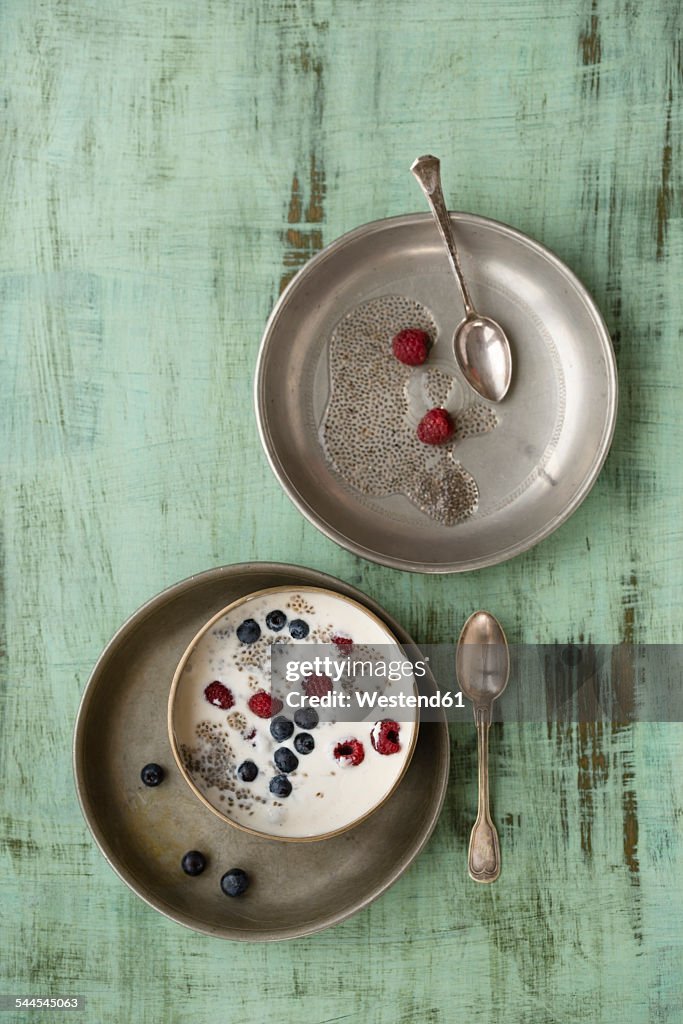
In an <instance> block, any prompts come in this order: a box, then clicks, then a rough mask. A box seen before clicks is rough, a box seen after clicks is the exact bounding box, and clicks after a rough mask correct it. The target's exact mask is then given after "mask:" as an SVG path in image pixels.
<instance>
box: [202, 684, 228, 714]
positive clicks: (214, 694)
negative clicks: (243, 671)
mask: <svg viewBox="0 0 683 1024" xmlns="http://www.w3.org/2000/svg"><path fill="white" fill-rule="evenodd" d="M204 696H205V697H206V699H207V700H208V702H209V704H213V706H214V707H216V708H223V710H224V711H227V710H228V709H229V708H231V707H232V706H233V704H234V703H235V698H234V697H233V695H232V692H231V691H230V690H229V689H228V688H227V686H224V685H223V683H219V682H218V680H216V681H215V682H213V683H209V685H208V686H207V688H206V689H205V690H204Z"/></svg>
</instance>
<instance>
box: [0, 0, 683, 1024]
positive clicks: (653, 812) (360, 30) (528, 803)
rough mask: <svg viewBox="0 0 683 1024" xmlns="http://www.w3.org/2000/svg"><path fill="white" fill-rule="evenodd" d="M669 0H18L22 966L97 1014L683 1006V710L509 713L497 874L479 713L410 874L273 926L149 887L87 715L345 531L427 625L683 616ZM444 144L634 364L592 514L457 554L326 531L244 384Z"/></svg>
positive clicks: (8, 714) (622, 1014)
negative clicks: (173, 637)
mask: <svg viewBox="0 0 683 1024" xmlns="http://www.w3.org/2000/svg"><path fill="white" fill-rule="evenodd" d="M678 17H679V11H678V5H677V4H675V3H673V2H668V0H655V2H652V3H647V4H626V3H622V2H619V0H591V2H589V0H579V2H577V3H575V4H552V3H549V2H544V0H481V2H479V3H476V4H465V3H462V2H455V3H454V2H453V0H425V2H423V3H420V4H415V3H413V2H412V0H375V2H372V3H371V2H368V3H362V2H353V0H346V2H344V0H336V2H335V0H251V2H246V0H222V2H216V0H197V2H195V3H186V2H184V0H144V2H142V3H140V2H137V0H136V2H131V0H121V2H120V3H117V4H105V3H103V2H98V0H80V2H79V0H63V2H49V0H42V2H41V0H8V2H6V3H5V4H4V5H3V12H2V24H3V33H2V42H1V43H0V46H1V47H2V53H3V57H4V67H5V73H4V75H3V77H2V85H1V90H2V100H3V102H2V116H3V133H2V181H3V203H2V225H3V226H2V248H1V258H2V276H1V278H0V287H1V289H2V307H1V308H2V317H1V325H2V327H1V330H2V335H3V349H2V360H3V369H2V374H1V376H0V388H1V389H2V391H1V398H0V410H1V417H2V423H3V445H2V460H3V497H4V502H3V506H4V531H3V532H4V545H3V550H4V562H3V583H4V590H3V603H2V612H3V618H4V626H5V629H4V643H5V648H4V649H3V652H2V653H3V660H4V666H5V676H6V682H5V684H4V686H3V690H2V722H1V727H2V747H1V749H2V759H3V768H4V770H3V780H4V781H3V786H2V791H3V792H2V800H3V804H4V810H3V826H2V832H3V861H2V865H3V866H2V873H1V875H0V885H1V886H2V906H3V919H4V923H3V938H2V953H1V954H0V956H1V957H2V986H1V989H2V992H3V993H14V992H17V993H34V994H37V995H46V994H48V995H49V994H53V995H59V994H70V993H74V992H76V993H81V994H84V995H86V996H87V998H88V1007H87V1009H86V1011H85V1013H84V1015H83V1016H84V1018H85V1019H87V1020H88V1021H89V1022H90V1021H92V1022H97V1021H109V1020H117V1021H135V1022H136V1024H146V1022H150V1024H158V1022H159V1021H167V1022H185V1021H193V1022H196V1024H201V1022H205V1021H206V1022H219V1021H220V1022H224V1021H230V1022H235V1024H237V1022H240V1024H263V1022H264V1021H265V1020H273V1021H282V1022H298V1024H299V1022H300V1024H309V1022H310V1024H313V1022H324V1021H342V1020H349V1021H351V1020H359V1021H364V1022H368V1024H370V1022H380V1021H381V1022H392V1024H398V1022H406V1024H407V1022H412V1021H419V1022H422V1021H425V1022H426V1021H429V1022H434V1024H435V1022H437V1021H444V1022H450V1021H455V1020H476V1021H477V1022H519V1024H522V1022H530V1024H531V1022H533V1024H545V1022H547V1024H550V1022H562V1024H564V1022H567V1024H569V1022H571V1024H580V1022H586V1024H598V1022H605V1024H621V1022H624V1024H645V1022H652V1024H655V1022H667V1024H669V1022H671V1024H675V1022H678V1021H680V1020H681V1019H683V946H682V936H681V922H682V920H683V896H682V892H681V881H682V877H683V876H682V870H681V869H682V868H683V835H682V822H683V808H682V804H683V785H682V783H681V767H682V765H681V757H682V755H683V733H682V732H681V727H680V725H679V724H676V723H668V724H662V723H660V724H658V723H648V724H645V723H643V724H636V725H629V726H627V727H615V728H613V729H611V728H609V727H600V726H597V725H596V726H591V725H590V724H589V725H582V726H580V725H578V724H577V725H574V726H571V725H570V726H568V727H564V728H562V729H559V728H557V729H556V728H548V727H546V726H545V725H532V724H526V725H514V724H508V725H506V726H505V728H504V730H503V729H502V728H498V729H497V730H496V731H495V733H494V735H493V736H492V772H493V778H494V780H495V782H494V791H493V798H494V804H495V816H496V819H497V821H498V823H499V826H500V831H501V839H502V845H503V850H504V855H505V863H504V873H503V876H502V877H501V880H500V882H499V883H497V884H496V885H494V886H492V887H479V886H476V885H475V884H474V883H472V882H470V881H469V879H468V877H467V872H466V843H467V836H468V830H469V826H470V823H471V820H472V815H473V811H474V809H475V802H476V793H475V769H474V764H475V762H474V757H475V748H474V734H473V729H471V728H470V727H469V725H468V726H464V725H462V726H461V725H458V726H457V727H454V728H453V730H452V741H453V769H452V785H451V790H450V795H449V798H448V800H447V805H446V808H445V811H444V813H443V816H442V819H441V822H440V825H439V827H438V829H437V832H436V834H435V836H434V838H433V839H432V841H431V843H430V845H429V846H428V848H427V850H426V851H425V853H424V854H423V855H422V856H421V857H420V859H419V860H418V861H417V862H416V863H415V864H414V866H413V867H412V868H411V870H410V871H409V872H408V874H407V875H406V876H405V877H404V878H403V879H402V880H401V881H400V882H399V883H398V884H397V885H396V886H395V887H394V888H393V889H392V890H391V891H390V892H389V893H388V894H387V895H385V896H384V897H383V898H382V899H381V900H380V901H379V902H377V903H376V904H374V905H373V906H372V907H371V908H370V909H368V910H366V911H364V912H363V913H361V914H360V915H358V916H357V917H355V918H354V919H352V920H350V921H348V922H347V923H345V924H343V925H342V926H340V927H337V928H335V929H333V930H331V931H328V932H325V933H322V934H320V935H317V936H314V937H312V938H309V939H305V940H299V941H296V942H290V943H284V944H279V945H273V946H267V947H266V946H257V945H240V944H236V943H226V942H221V941H219V940H213V939H209V938H207V937H204V936H200V935H196V934H194V933H192V932H189V931H187V930H185V929H182V928H181V927H179V926H178V925H175V924H174V923H172V922H170V921H168V920H166V919H165V918H162V917H161V916H160V915H158V914H157V913H155V912H154V911H153V910H151V909H150V908H149V907H147V906H145V905H144V904H143V903H142V902H141V901H140V900H138V899H137V898H136V897H135V896H134V895H133V894H132V893H131V892H129V891H128V890H127V889H126V888H125V887H124V886H123V885H122V884H121V883H120V882H119V881H118V880H117V879H116V877H115V875H114V874H113V873H112V872H111V870H110V869H109V868H108V867H107V865H106V863H105V862H104V859H103V858H102V857H101V855H100V854H99V853H98V851H97V850H96V848H95V846H94V843H93V842H92V840H91V837H90V834H89V833H88V831H87V829H86V826H85V824H84V822H83V819H82V817H81V814H80V811H79V808H78V805H77V801H76V796H75V793H74V788H73V782H72V774H71V763H70V750H69V747H70V741H71V733H72V727H73V722H74V717H75V713H76V709H77V706H78V700H79V696H80V693H81V691H82V689H83V686H84V684H85V681H86V679H87V676H88V673H89V671H90V669H91V667H92V665H93V663H94V661H95V659H96V657H97V655H98V653H99V651H100V649H101V647H102V646H103V644H104V643H105V641H106V640H107V639H108V638H109V636H110V635H111V634H112V632H113V631H114V629H115V628H116V627H117V626H118V625H119V624H120V623H121V622H122V621H123V620H124V619H125V618H126V617H127V616H128V614H129V613H130V612H131V611H132V610H133V609H134V608H135V607H137V606H138V605H139V604H141V603H142V602H143V601H144V600H146V599H147V598H148V597H150V596H151V595H152V594H154V593H155V592H156V591H158V590H159V589H161V588H162V587H164V586H166V585H168V584H170V583H172V582H173V581H175V580H177V579H180V578H181V577H183V576H187V575H189V574H191V573H193V572H196V571H199V570H201V569H204V568H207V567H209V566H212V565H217V564H221V563H228V562H233V561H242V560H245V559H272V560H281V561H293V562H298V563H302V564H305V565H311V566H314V567H316V568H320V569H323V570H326V571H328V572H330V573H333V574H335V575H338V576H341V577H343V578H344V579H347V580H349V581H350V582H353V583H355V584H357V585H358V586H360V587H361V588H362V589H364V590H366V591H367V592H368V593H369V594H371V595H373V596H374V597H376V598H378V599H379V600H380V601H382V602H383V603H384V604H385V605H386V607H387V608H388V609H389V610H390V611H391V612H392V613H393V614H395V615H396V616H397V617H398V618H399V619H400V620H401V621H402V622H404V623H405V624H406V626H407V627H408V628H409V629H410V630H411V631H412V632H413V634H414V635H415V636H416V638H417V639H418V640H421V641H425V642H426V641H430V642H439V641H452V640H453V639H454V638H455V636H456V635H457V631H458V630H459V628H460V625H461V623H462V621H463V620H464V618H465V616H466V615H467V614H468V613H469V612H470V611H472V610H473V609H474V608H475V607H479V606H484V607H488V608H490V609H491V610H492V611H494V612H495V613H496V614H497V615H498V617H499V618H500V620H501V621H502V622H503V623H504V625H505V627H506V629H507V631H508V635H509V638H510V640H511V641H514V642H536V641H538V642H552V641H556V640H557V641H562V642H564V641H567V640H570V639H573V640H580V639H583V640H588V639H591V640H593V641H595V642H598V643H613V642H617V641H620V640H633V641H640V642H647V643H665V642H682V641H683V589H682V588H681V571H682V568H683V538H682V536H681V481H682V477H681V460H682V458H683V446H682V443H681V432H680V422H681V413H680V409H681V402H682V400H683V393H682V388H681V378H682V377H683V355H682V353H683V346H682V345H681V338H680V324H681V322H683V308H682V303H683V299H682V296H683V292H682V291H681V272H682V270H683V259H682V257H683V230H682V222H681V210H680V205H678V203H679V200H680V192H679V191H678V188H679V184H680V182H679V180H678V179H677V177H676V175H677V169H678V168H679V166H680V165H679V158H680V150H681V120H680V114H681V107H680V96H681V78H680V63H679V58H680V52H681V50H680V45H681V44H680V24H678V22H677V19H678ZM430 150H431V151H434V152H436V153H439V154H440V155H441V156H442V158H443V159H444V161H447V162H448V168H449V171H448V175H447V183H448V185H449V192H448V197H447V198H448V200H449V203H450V205H451V207H452V208H454V209H462V210H469V211H474V212H477V213H481V214H484V215H487V216H491V217H494V218H497V219H500V220H503V221H506V222H509V223H511V224H514V225H515V226H517V227H519V228H521V229H522V230H523V231H526V232H528V233H529V234H530V235H532V236H533V237H535V238H538V239H539V240H540V241H542V242H543V243H545V244H546V245H548V246H549V247H551V248H552V249H554V250H555V251H556V252H557V253H558V254H559V255H560V256H561V257H562V258H563V259H564V260H565V261H566V262H567V263H568V264H569V265H570V267H572V269H574V270H575V271H576V272H577V273H578V275H579V276H580V277H581V278H582V279H583V280H584V281H585V283H586V284H587V285H588V287H589V288H590V289H591V291H592V292H593V294H594V295H595V297H596V298H597V300H598V302H599V304H600V306H601V308H602V310H603V312H604V315H605V317H606V320H607V322H608V325H609V328H610V330H611V332H612V335H613V338H614V343H615V348H616V351H617V356H618V362H619V371H620V383H621V406H620V418H619V425H618V429H617V434H616V438H615V442H614V446H613V449H612V452H611V455H610V457H609V459H608V462H607V465H606V468H605V470H604V472H603V473H602V475H601V477H600V479H599V481H598V483H597V485H596V487H595V489H594V491H593V492H592V493H591V495H590V496H589V498H588V500H587V501H586V502H585V504H584V505H583V506H582V507H581V509H580V510H579V511H578V512H577V514H576V515H575V516H574V517H573V518H572V519H571V520H570V521H569V522H568V523H567V524H566V525H565V526H563V527H562V528H561V529H560V530H559V531H558V532H557V533H556V534H554V535H553V536H552V537H551V538H550V539H549V540H547V541H545V542H544V543H543V544H541V545H540V546H538V547H537V548H535V549H534V550H532V551H530V552H529V553H528V554H526V555H524V556H523V557H520V558H518V559H517V560H516V561H514V562H512V563H509V564H507V565H503V566H499V567H497V568H493V569H489V570H486V571H482V572H479V573H473V574H471V575H468V576H464V577H455V576H450V577H442V578H429V577H424V576H415V575H408V574H401V573H399V572H395V571H391V570H387V569H383V568H381V567H379V566H376V565H372V564H369V563H366V562H363V561H360V560H358V559H356V558H354V557H353V556H351V555H350V554H348V553H347V552H345V551H343V550H341V549H340V548H338V547H336V546H335V545H334V544H332V543H331V542H329V541H327V540H326V539H325V538H323V537H322V536H321V535H319V534H318V533H317V532H316V531H315V530H314V529H313V527H311V526H309V525H308V524H307V523H306V522H305V521H304V520H303V518H302V517H301V516H300V515H299V514H298V513H297V512H296V511H295V509H294V508H293V507H292V506H291V504H290V503H289V501H288V500H287V498H286V497H285V496H284V495H283V493H282V492H281V490H280V488H279V487H278V485H277V483H276V481H275V479H274V478H273V476H272V475H271V472H270V470H269V469H268V466H267V464H266V461H265V458H264V457H263V455H262V452H261V449H260V445H259V442H258V438H257V436H256V430H255V422H254V416H253V412H252V401H251V380H252V373H253V368H254V361H255V356H256V350H257V346H258V341H259V337H260V334H261V331H262V328H263V324H264V322H265V320H266V317H267V315H268V313H269V310H270V309H271V306H272V304H273V302H274V301H275V299H276V298H277V295H278V292H279V290H280V288H281V287H282V285H283V283H284V282H286V281H287V280H288V279H289V278H290V277H291V276H292V274H294V272H295V271H296V270H297V269H298V268H299V267H300V266H301V265H302V264H303V263H305V261H306V260H307V259H308V258H309V256H310V255H311V254H313V253H314V252H316V251H317V250H319V249H320V248H321V247H322V246H323V245H324V244H325V243H327V242H329V241H331V240H332V239H334V238H335V237H337V236H338V235H339V234H341V233H342V232H344V231H346V230H348V229H351V228H353V227H355V226H356V225H358V224H361V223H363V222H365V221H369V220H372V219H375V218H378V217H384V216H387V215H392V214H399V213H403V212H406V211H411V210H418V209H419V210H422V209H423V208H424V204H423V203H422V200H421V197H420V196H419V194H418V192H417V189H416V187H415V183H414V181H413V180H412V178H411V176H410V174H409V173H408V170H407V169H408V166H409V164H410V163H411V161H412V159H413V158H414V157H415V156H416V155H417V154H419V153H421V152H425V151H430ZM12 1016H13V1015H12V1014H8V1015H7V1018H6V1019H8V1020H9V1019H10V1018H11V1017H12ZM16 1019H17V1020H29V1019H41V1020H42V1019H48V1015H40V1014H37V1013H36V1014H34V1015H33V1017H31V1015H30V1014H29V1013H24V1014H20V1015H16ZM49 1019H53V1017H52V1016H50V1018H49Z"/></svg>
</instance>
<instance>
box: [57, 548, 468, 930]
mask: <svg viewBox="0 0 683 1024" xmlns="http://www.w3.org/2000/svg"><path fill="white" fill-rule="evenodd" d="M251 572H253V573H258V574H266V573H275V574H279V575H281V576H287V578H290V577H291V579H292V586H293V587H296V586H306V585H317V586H321V587H324V588H326V589H328V590H335V591H337V592H339V593H341V594H344V595H346V596H349V597H351V598H352V599H353V600H357V601H359V602H360V603H361V604H362V605H364V606H365V607H367V608H368V609H369V610H370V611H371V612H373V613H374V614H376V615H378V616H379V618H380V619H381V620H382V621H383V622H385V623H386V625H387V627H388V628H389V630H390V631H391V632H392V633H394V634H395V636H396V637H397V639H398V641H399V643H400V644H401V645H402V646H406V647H411V648H413V649H414V650H417V645H416V644H415V641H414V640H413V639H412V637H411V636H410V634H409V633H408V632H407V631H406V630H405V629H404V628H403V627H402V626H401V625H400V623H398V622H397V621H396V619H394V618H393V616H392V615H390V614H389V613H388V612H387V611H386V610H385V609H384V608H383V607H382V606H381V605H380V604H379V603H378V602H377V601H375V600H374V599H373V598H371V597H370V596H369V595H367V594H365V593H363V592H362V591H360V590H358V589H357V588H356V587H354V586H353V585H352V584H350V583H347V582H346V581H344V580H341V579H338V578H337V577H334V576H331V575H329V574H328V573H324V572H320V571H319V570H317V569H310V568H308V567H306V566H301V565H294V564H291V563H285V562H236V563H231V564H228V565H223V566H217V567H215V568H213V569H207V570H205V571H203V572H200V573H194V574H192V575H191V576H188V577H186V578H185V579H182V580H179V581H178V582H177V583H174V584H172V585H171V586H169V587H166V588H165V589H163V590H161V591H159V593H157V594H155V595H154V596H153V597H152V598H150V599H149V600H148V601H146V602H145V603H144V604H142V605H141V606H140V607H139V608H137V609H136V611H134V612H133V613H132V614H131V615H130V616H129V617H128V618H127V619H126V621H125V622H124V623H123V624H122V625H121V626H120V627H119V628H118V629H117V630H116V632H115V633H114V635H113V636H112V637H111V639H110V640H109V641H108V643H107V644H106V645H105V647H104V648H103V650H102V651H101V653H100V655H99V657H98V659H97V662H96V663H95V666H94V667H93V669H92V672H91V673H90V676H89V678H88V681H87V683H86V685H85V688H84V691H83V694H82V697H81V700H80V704H79V708H78V713H77V716H76V722H75V726H74V735H73V745H72V770H73V775H74V785H75V789H76V794H77V797H78V802H79V805H80V808H81V812H82V814H83V817H84V819H85V822H86V824H87V826H88V828H89V830H90V832H91V835H92V837H93V839H94V840H95V843H96V845H97V846H98V847H99V850H100V852H101V853H102V855H103V857H104V859H105V860H106V862H107V863H108V864H109V866H110V867H111V869H112V870H113V871H114V872H115V874H116V875H118V877H119V878H120V879H121V881H122V882H124V883H125V884H126V885H127V886H128V888H129V889H131V890H132V891H133V892H134V893H135V894H136V895H137V896H139V897H140V899H141V900H143V901H144V902H145V903H146V904H147V905H148V906H150V907H152V909H154V910H157V911H158V912H159V913H160V914H163V916H164V917H167V918H169V919H170V920H172V921H175V922H176V923H177V924H180V925H183V926H184V927H186V928H189V929H190V930H192V931H196V932H200V933H202V934H205V935H210V936H211V937H213V938H223V939H231V940H233V941H244V942H278V941H286V940H291V939H294V938H300V937H303V936H306V935H312V934H314V933H316V932H320V931H323V930H324V929H326V928H329V927H332V926H333V925H336V924H340V923H341V922H342V921H345V920H347V919H348V918H350V917H352V916H354V915H355V914H357V913H358V912H360V911H361V910H363V909H364V908H365V907H367V906H369V905H370V904H371V903H373V902H374V901H375V900H376V899H378V898H379V897H380V896H381V895H382V894H383V893H385V892H386V891H387V889H389V888H390V887H391V886H392V885H393V884H394V883H395V882H397V881H398V879H399V878H400V877H401V876H402V875H403V874H404V873H405V872H406V871H407V870H408V868H409V867H410V866H411V864H413V862H414V861H415V860H416V858H417V857H418V856H419V855H420V853H421V852H422V850H423V849H424V847H425V846H426V844H427V842H428V841H429V839H430V837H431V835H432V833H433V831H434V829H435V828H436V825H437V823H438V821H439V817H440V814H441V810H442V807H443V804H444V800H445V798H446V792H447V789H448V782H449V775H450V745H449V735H448V724H447V722H446V718H445V715H444V714H443V713H442V717H441V718H440V719H439V720H438V721H435V722H434V727H437V726H438V727H439V728H440V729H441V732H442V736H443V734H445V737H443V738H444V739H445V742H444V743H443V744H442V753H441V756H440V758H439V759H438V760H437V761H436V762H435V774H436V775H437V777H438V778H439V783H438V785H437V786H436V788H435V790H434V795H433V798H432V807H431V811H430V813H429V816H428V818H427V820H426V821H425V822H424V823H423V825H422V827H421V830H420V832H419V833H418V834H417V835H416V837H415V841H414V844H413V845H412V847H411V848H410V849H409V850H408V852H407V853H406V854H405V856H404V857H403V859H402V860H401V861H400V862H399V863H398V864H397V865H395V866H394V867H393V868H392V869H391V870H390V871H388V872H387V874H386V877H384V878H382V880H381V881H380V882H379V883H378V884H377V885H375V887H374V888H373V889H372V890H371V891H370V892H369V893H368V894H367V895H366V896H365V897H364V898H362V899H360V900H358V901H357V902H356V903H353V902H352V903H351V904H349V905H347V906H345V907H342V908H341V910H339V911H337V912H332V913H328V914H326V915H324V916H322V917H321V918H320V919H313V920H308V921H306V923H305V924H302V925H299V926H294V927H290V928H287V927H284V928H280V929H278V930H276V931H273V930H270V929H269V928H268V927H264V928H263V929H262V930H261V931H258V930H253V931H247V930H246V929H240V928H231V927H227V926H223V927H217V926H213V925H210V924H206V923H203V922H202V921H201V920H198V919H197V918H196V917H193V916H192V915H191V914H188V913H184V912H183V911H181V910H179V909H178V908H176V907H174V906H172V905H171V904H170V903H168V902H166V901H165V900H164V899H163V898H161V897H159V896H158V895H156V894H154V893H151V892H149V891H147V889H146V888H145V886H144V885H141V884H140V883H139V882H138V880H137V878H136V877H135V875H134V874H133V872H132V871H130V870H128V869H127V868H126V866H125V865H124V864H123V863H121V858H120V857H117V855H116V853H115V851H114V850H113V848H112V843H111V842H110V840H109V839H108V838H107V835H106V830H105V829H103V828H102V827H101V826H100V824H99V822H98V819H97V815H96V813H95V810H94V808H92V807H91V805H90V800H89V797H88V793H87V784H86V776H85V764H84V761H85V751H84V747H85V741H86V735H87V726H88V712H89V709H90V705H91V702H92V700H93V699H94V697H95V696H96V694H97V685H98V683H99V681H100V677H101V676H102V675H103V674H104V673H105V671H106V668H107V663H108V662H109V660H110V659H111V658H112V657H113V656H114V655H115V654H117V653H118V651H119V650H120V648H121V646H122V644H125V641H126V639H127V637H128V636H129V635H130V634H132V633H133V632H134V631H135V629H136V628H137V627H138V626H140V625H141V624H142V623H144V621H145V620H146V619H148V618H149V617H151V616H153V615H154V614H155V613H157V612H159V611H161V610H162V609H163V608H164V607H165V605H166V604H167V603H169V602H171V601H173V600H174V598H176V597H177V596H178V595H180V594H182V593H184V592H185V591H186V590H189V589H191V588H193V587H195V586H198V585H202V584H203V583H205V582H209V581H211V580H221V579H230V578H231V577H233V576H241V575H246V574H248V573H251ZM338 588H341V589H338ZM169 687H170V679H169ZM164 722H165V716H164ZM400 792H401V791H400V787H399V788H398V789H397V790H396V793H395V795H394V799H400ZM207 813H208V812H207ZM226 828H228V826H227V825H226ZM328 841H330V840H324V839H323V840H321V841H320V843H321V844H324V843H325V842H328ZM262 842H263V843H264V844H266V845H267V846H269V847H271V848H272V849H273V850H276V847H277V842H274V841H273V840H270V839H264V840H262ZM304 845H307V844H304ZM312 845H317V844H312Z"/></svg>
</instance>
